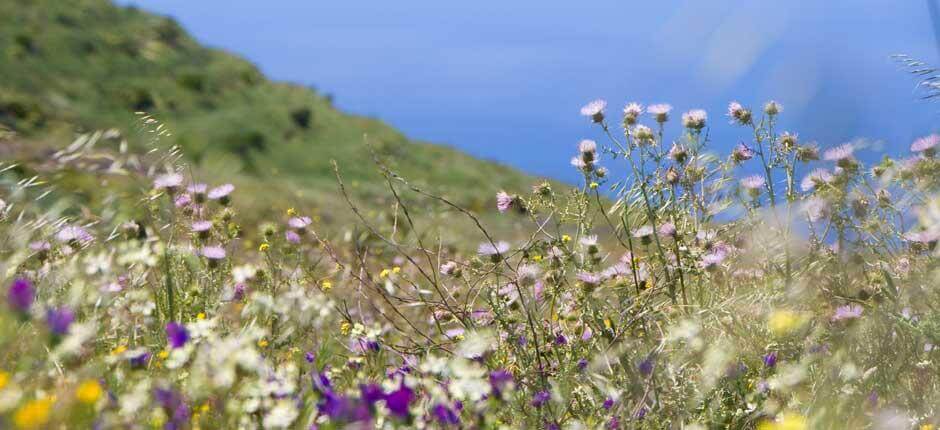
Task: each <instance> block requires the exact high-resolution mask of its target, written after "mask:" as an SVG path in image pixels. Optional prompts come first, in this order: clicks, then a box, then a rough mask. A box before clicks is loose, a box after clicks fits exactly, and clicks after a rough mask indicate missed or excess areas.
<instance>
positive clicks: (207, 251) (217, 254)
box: [199, 246, 225, 260]
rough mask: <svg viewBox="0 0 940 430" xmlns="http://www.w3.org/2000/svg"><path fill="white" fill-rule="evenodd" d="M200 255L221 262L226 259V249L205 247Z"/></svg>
mask: <svg viewBox="0 0 940 430" xmlns="http://www.w3.org/2000/svg"><path fill="white" fill-rule="evenodd" d="M199 253H200V254H202V256H203V257H206V258H207V259H209V260H221V259H223V258H225V248H222V247H221V246H204V247H203V248H202V250H201V251H200V252H199Z"/></svg>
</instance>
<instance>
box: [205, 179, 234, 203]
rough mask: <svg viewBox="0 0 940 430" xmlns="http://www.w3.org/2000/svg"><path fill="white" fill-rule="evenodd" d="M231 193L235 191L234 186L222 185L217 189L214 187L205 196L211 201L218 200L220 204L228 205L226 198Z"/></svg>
mask: <svg viewBox="0 0 940 430" xmlns="http://www.w3.org/2000/svg"><path fill="white" fill-rule="evenodd" d="M232 191H235V186H234V185H232V184H222V185H219V186H218V187H215V188H213V189H211V190H209V194H208V195H207V196H208V197H209V199H211V200H219V201H220V202H222V203H223V204H224V203H228V196H229V194H232Z"/></svg>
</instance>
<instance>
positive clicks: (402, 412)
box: [385, 384, 415, 418]
mask: <svg viewBox="0 0 940 430" xmlns="http://www.w3.org/2000/svg"><path fill="white" fill-rule="evenodd" d="M414 399H415V393H414V391H413V390H412V389H411V388H408V386H406V385H405V384H402V385H401V387H399V388H398V389H397V390H395V391H392V392H391V393H388V394H386V395H385V406H386V407H387V408H388V410H389V412H391V413H392V415H395V416H396V417H399V418H407V417H408V415H409V411H408V408H409V406H410V405H411V402H412V401H413V400H414Z"/></svg>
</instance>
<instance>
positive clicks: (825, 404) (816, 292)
mask: <svg viewBox="0 0 940 430" xmlns="http://www.w3.org/2000/svg"><path fill="white" fill-rule="evenodd" d="M572 111H573V112H572V115H576V114H577V111H576V109H573V110H572ZM580 114H581V115H582V116H583V118H582V119H583V124H584V135H585V136H587V137H593V138H594V140H590V139H585V140H582V141H581V142H580V143H578V142H572V143H571V152H572V158H571V162H570V165H571V166H570V168H571V169H576V170H577V171H578V172H580V175H581V176H582V178H583V181H582V182H581V183H579V184H572V185H571V186H566V185H563V184H558V183H550V182H540V183H535V184H532V186H531V188H530V189H499V188H495V187H493V188H492V189H490V190H488V191H487V192H489V193H490V194H491V195H492V196H493V197H492V201H491V204H489V205H488V207H487V208H485V209H482V210H471V209H468V208H464V207H462V206H461V205H459V204H457V203H455V202H453V201H452V200H450V199H448V198H447V197H446V196H442V195H437V194H435V193H434V192H432V191H429V190H427V189H425V188H424V187H422V186H420V185H416V184H415V183H412V182H410V181H409V178H407V177H403V176H400V175H399V174H398V173H396V171H395V170H394V169H393V168H392V167H390V164H388V163H386V161H385V160H384V159H383V156H382V155H381V154H378V153H375V152H373V155H374V157H373V158H374V160H372V161H363V162H367V163H371V164H372V165H373V166H374V169H375V170H376V172H378V174H379V176H377V178H378V179H377V181H380V182H381V183H382V185H383V186H384V187H385V189H386V194H387V198H388V199H389V200H388V201H389V202H390V203H389V205H388V207H389V208H391V209H390V212H389V214H390V215H389V216H387V217H373V216H370V215H369V214H368V213H367V211H365V210H363V209H362V208H361V204H360V203H359V200H358V196H357V194H356V189H355V188H353V187H350V186H349V185H348V184H347V183H346V181H344V177H343V169H344V166H343V165H340V164H335V163H334V172H333V174H334V176H335V179H336V187H335V190H336V191H335V194H334V196H333V198H334V199H335V200H336V201H339V202H343V204H345V205H346V206H347V208H348V216H347V217H345V218H344V219H343V221H342V224H343V225H344V226H345V227H347V228H346V229H345V230H344V229H334V228H326V227H323V226H322V225H321V224H320V223H319V222H318V220H317V217H316V216H315V215H314V214H313V213H312V212H311V208H303V207H300V206H297V207H294V208H292V207H291V205H290V204H289V203H285V205H284V207H278V208H274V211H275V213H278V214H280V215H278V216H273V217H269V216H259V215H257V214H251V213H246V212H244V211H240V210H239V209H238V208H239V205H238V204H239V202H245V201H251V200H253V199H255V198H257V196H253V195H251V194H250V193H243V192H240V191H241V190H240V187H238V186H235V185H233V184H226V183H215V182H214V181H213V178H212V177H199V175H195V174H194V173H193V170H192V169H191V166H190V165H189V164H188V163H187V161H186V160H187V159H186V158H185V157H184V155H185V154H183V153H181V149H180V148H178V147H175V146H172V145H165V144H163V143H162V141H161V139H160V137H161V135H162V134H164V133H167V132H168V131H167V130H166V128H165V126H163V125H162V124H160V123H159V122H158V121H157V120H156V119H154V118H152V117H149V116H144V117H142V119H141V122H142V123H143V125H144V130H145V133H144V135H145V136H148V139H149V140H148V146H147V149H146V150H143V151H135V150H134V149H133V148H131V149H128V147H127V145H124V144H122V141H123V139H125V138H124V137H122V136H120V135H119V134H117V133H115V132H99V133H92V134H87V135H83V136H82V137H80V138H79V139H77V140H76V141H75V142H73V143H71V144H68V145H61V148H62V149H61V150H60V151H58V152H57V153H55V154H52V155H51V156H50V157H49V160H50V161H48V162H47V163H46V165H45V166H44V167H45V169H44V170H42V171H41V172H42V173H35V174H34V173H32V172H34V171H33V170H31V169H29V167H30V166H26V165H23V164H21V163H18V162H14V161H3V162H0V199H2V200H0V282H2V296H3V303H2V305H0V428H15V429H44V428H95V429H107V428H163V429H199V428H201V429H210V428H211V429H215V428H218V429H260V428H270V429H288V428H289V429H366V428H388V429H392V428H401V429H405V428H420V429H424V428H428V429H431V428H433V429H725V428H731V429H755V428H756V429H761V430H785V429H786V430H799V429H829V428H832V429H866V428H875V429H921V430H928V429H934V428H936V427H935V425H936V424H938V423H940V410H938V408H937V399H938V398H940V365H938V363H935V362H934V360H937V359H938V358H940V357H938V355H937V354H940V351H937V350H936V348H935V345H940V312H938V309H940V290H938V289H937V278H936V276H937V269H938V265H937V259H936V256H937V252H938V250H937V249H936V244H937V241H938V239H940V200H938V199H937V191H938V190H940V157H938V156H937V151H938V149H940V136H938V135H930V136H925V137H923V138H920V139H917V140H916V141H914V142H909V143H907V144H905V145H904V146H905V148H903V150H899V152H900V153H901V155H900V158H891V157H887V156H885V157H884V158H883V159H881V160H880V161H877V162H875V163H867V164H866V163H865V162H863V159H866V157H864V156H862V155H863V154H865V153H866V152H867V151H872V150H871V149H870V148H868V147H866V142H865V141H853V142H849V143H845V144H841V145H830V146H826V147H820V146H819V145H817V144H815V143H813V142H812V139H811V138H808V137H805V136H800V135H798V134H797V133H796V132H793V131H786V130H781V129H780V128H779V126H778V119H779V118H780V117H781V116H782V115H785V114H786V111H785V110H784V106H782V105H780V104H778V103H776V102H772V101H771V102H767V103H766V104H763V105H759V106H755V107H753V108H752V107H749V106H746V105H743V104H741V103H738V102H732V103H730V104H729V106H728V110H727V112H722V113H714V112H709V113H706V112H705V111H704V110H698V109H689V110H687V111H685V112H684V113H683V112H681V111H678V110H674V109H673V108H672V107H671V106H670V105H667V104H652V105H648V106H644V105H641V104H639V103H629V104H626V105H625V107H624V108H623V110H622V111H621V110H620V109H619V108H617V109H615V108H613V107H612V106H611V105H608V103H607V102H606V101H603V100H596V101H592V102H590V103H587V104H586V105H585V106H584V107H583V108H581V110H580ZM719 127H728V128H733V129H735V130H736V131H738V132H739V137H740V143H738V144H737V145H736V146H733V148H731V150H730V151H727V150H724V151H723V150H719V149H718V148H730V146H729V145H715V144H714V142H712V141H711V139H710V138H709V131H710V130H711V129H713V128H719ZM364 145H367V146H368V145H369V143H368V142H367V143H364ZM908 146H909V147H908ZM102 148H105V149H102ZM93 149H94V150H95V151H98V150H107V151H110V154H111V155H112V158H110V159H109V160H110V161H109V162H108V163H107V165H106V166H105V167H103V168H101V170H100V175H101V176H102V177H109V178H110V177H112V176H113V177H122V178H125V179H127V180H128V181H130V184H132V185H126V183H125V185H122V186H120V187H119V186H118V185H114V188H113V189H109V188H107V186H105V187H104V188H103V189H102V190H99V191H101V192H102V194H104V195H105V196H106V197H104V198H101V199H98V201H96V202H95V204H91V205H87V206H83V210H76V207H74V206H72V203H70V202H72V200H69V199H67V198H64V197H67V196H68V194H69V192H70V191H69V189H68V188H63V187H62V186H56V180H55V178H56V173H57V172H59V171H62V170H64V169H68V168H74V166H75V165H76V163H85V164H82V165H84V166H92V165H96V164H95V163H96V160H98V161H100V159H99V158H95V157H92V150H93ZM868 155H871V153H870V152H869V153H868ZM877 156H880V154H876V159H877ZM869 158H870V157H869ZM69 166H72V167H69ZM114 181H115V183H117V180H114ZM476 186H477V187H481V188H485V187H488V185H487V184H485V183H482V184H476ZM269 192H270V193H281V194H283V195H284V199H285V200H287V201H289V198H290V197H289V196H290V193H289V190H281V189H272V190H270V191H269ZM122 207H124V208H126V207H130V208H133V210H131V211H127V210H118V209H117V208H122ZM428 211H439V212H442V213H445V214H446V216H447V217H449V218H450V219H452V220H453V222H455V223H456V222H458V221H457V220H460V222H465V223H467V224H468V225H470V226H472V231H471V233H470V236H471V237H474V238H475V239H474V241H473V243H471V244H467V245H466V246H443V245H442V243H443V242H444V241H445V240H444V238H446V236H447V235H448V234H449V231H448V228H447V225H446V224H445V225H444V226H442V227H441V226H438V227H435V228H430V227H428V226H426V225H423V224H422V222H421V221H422V217H421V216H420V215H422V214H424V213H426V212H428ZM129 214H132V215H129ZM482 215H488V216H489V215H493V216H496V215H498V216H500V217H513V218H514V219H518V220H520V222H523V223H525V225H527V226H528V227H527V228H526V230H525V231H523V232H521V234H510V233H503V234H498V233H497V232H495V231H494V230H492V229H490V228H488V226H487V223H486V222H485V219H484V218H483V217H482ZM352 231H354V232H355V234H352V233H350V232H352Z"/></svg>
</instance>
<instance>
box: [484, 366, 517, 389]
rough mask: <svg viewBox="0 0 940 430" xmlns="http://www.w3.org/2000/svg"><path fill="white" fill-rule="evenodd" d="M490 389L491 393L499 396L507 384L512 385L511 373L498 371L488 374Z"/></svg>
mask: <svg viewBox="0 0 940 430" xmlns="http://www.w3.org/2000/svg"><path fill="white" fill-rule="evenodd" d="M489 379H490V387H492V388H493V392H494V393H496V394H497V395H499V394H500V393H501V392H502V391H503V390H505V389H506V387H508V386H509V384H512V383H513V378H512V373H509V372H508V371H506V370H502V369H498V370H494V371H492V372H490V377H489Z"/></svg>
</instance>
